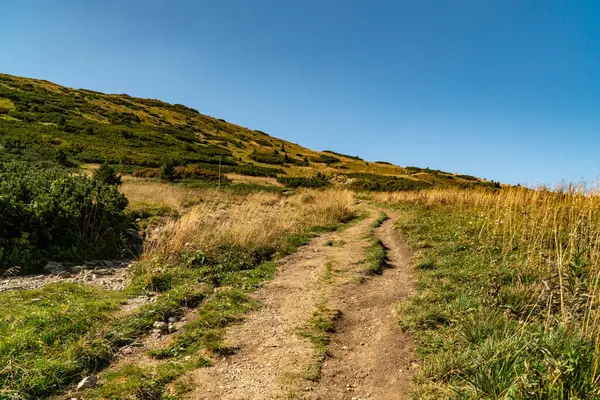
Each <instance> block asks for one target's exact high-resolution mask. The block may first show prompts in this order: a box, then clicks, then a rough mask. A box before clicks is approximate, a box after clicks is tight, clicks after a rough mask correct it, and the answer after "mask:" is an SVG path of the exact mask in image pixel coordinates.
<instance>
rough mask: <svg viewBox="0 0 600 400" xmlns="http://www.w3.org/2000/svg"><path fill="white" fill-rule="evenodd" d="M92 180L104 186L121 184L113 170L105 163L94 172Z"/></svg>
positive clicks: (119, 178)
mask: <svg viewBox="0 0 600 400" xmlns="http://www.w3.org/2000/svg"><path fill="white" fill-rule="evenodd" d="M94 179H95V180H97V181H99V182H100V183H104V184H106V185H114V186H119V185H121V183H123V182H122V181H121V177H120V176H119V175H117V172H116V171H115V169H114V168H113V167H111V166H110V165H108V164H106V163H105V164H102V165H101V166H100V168H98V169H97V170H95V171H94Z"/></svg>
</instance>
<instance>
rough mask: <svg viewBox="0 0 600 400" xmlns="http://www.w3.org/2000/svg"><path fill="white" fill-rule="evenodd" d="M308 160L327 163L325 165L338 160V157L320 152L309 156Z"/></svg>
mask: <svg viewBox="0 0 600 400" xmlns="http://www.w3.org/2000/svg"><path fill="white" fill-rule="evenodd" d="M310 160H311V161H312V162H316V163H323V164H327V165H329V164H335V163H338V162H340V159H339V158H337V157H333V156H328V155H327V154H321V155H319V156H318V157H311V158H310Z"/></svg>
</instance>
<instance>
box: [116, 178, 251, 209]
mask: <svg viewBox="0 0 600 400" xmlns="http://www.w3.org/2000/svg"><path fill="white" fill-rule="evenodd" d="M120 189H121V192H122V193H123V194H125V196H126V197H127V199H128V200H129V203H130V204H131V205H136V204H139V203H157V204H164V205H167V206H169V207H170V208H173V209H175V210H177V211H179V212H181V211H185V210H187V209H189V208H190V207H192V206H194V205H196V204H199V203H203V202H207V203H221V204H222V203H231V202H240V201H243V198H244V196H241V195H236V194H233V193H231V192H228V191H224V190H219V189H218V188H207V189H192V188H186V187H182V186H176V185H170V184H168V183H163V182H157V181H152V180H149V179H142V178H134V177H131V176H124V177H123V185H121V188H120Z"/></svg>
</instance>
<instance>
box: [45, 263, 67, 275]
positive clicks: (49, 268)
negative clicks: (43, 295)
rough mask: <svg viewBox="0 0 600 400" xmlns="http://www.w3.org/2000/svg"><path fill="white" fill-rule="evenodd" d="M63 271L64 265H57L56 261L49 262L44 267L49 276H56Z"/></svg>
mask: <svg viewBox="0 0 600 400" xmlns="http://www.w3.org/2000/svg"><path fill="white" fill-rule="evenodd" d="M64 269H65V267H64V265H62V263H59V262H56V261H50V262H49V263H48V264H46V266H45V267H44V271H46V272H49V273H51V274H56V273H58V272H60V271H64Z"/></svg>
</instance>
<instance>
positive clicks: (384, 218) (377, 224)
mask: <svg viewBox="0 0 600 400" xmlns="http://www.w3.org/2000/svg"><path fill="white" fill-rule="evenodd" d="M388 219H390V217H388V215H387V214H386V213H384V212H382V213H381V214H379V217H377V219H376V220H375V221H373V224H372V225H371V226H372V227H373V228H379V227H380V226H381V224H383V223H384V222H385V221H387V220H388Z"/></svg>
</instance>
